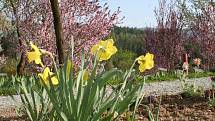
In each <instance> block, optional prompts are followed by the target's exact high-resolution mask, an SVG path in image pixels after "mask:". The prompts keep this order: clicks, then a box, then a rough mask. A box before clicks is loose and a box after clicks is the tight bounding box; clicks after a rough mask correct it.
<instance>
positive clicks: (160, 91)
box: [0, 77, 212, 111]
mask: <svg viewBox="0 0 215 121" xmlns="http://www.w3.org/2000/svg"><path fill="white" fill-rule="evenodd" d="M187 82H188V84H193V83H194V82H195V85H196V86H197V87H198V86H200V87H203V89H204V90H206V89H209V88H211V83H212V81H211V79H210V78H209V77H204V78H198V79H189V80H187ZM108 91H110V90H108ZM182 91H183V90H182V85H181V83H180V81H179V80H176V81H165V82H154V83H148V84H145V89H144V94H145V95H146V96H149V95H155V96H157V95H174V94H178V93H181V92H182ZM13 97H14V98H15V100H16V101H14V100H13V99H12V98H11V97H10V96H0V111H2V110H4V109H6V108H15V107H16V106H20V105H21V100H20V98H19V96H17V95H15V96H13Z"/></svg>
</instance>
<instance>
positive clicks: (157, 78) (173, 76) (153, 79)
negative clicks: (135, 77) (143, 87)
mask: <svg viewBox="0 0 215 121" xmlns="http://www.w3.org/2000/svg"><path fill="white" fill-rule="evenodd" d="M211 76H215V72H199V73H195V72H190V73H189V75H188V78H189V79H192V78H202V77H211ZM177 79H180V76H179V75H176V74H175V73H165V74H163V75H161V76H156V75H151V76H148V77H147V79H146V80H145V82H146V83H151V82H159V81H174V80H177ZM139 81H141V80H139Z"/></svg>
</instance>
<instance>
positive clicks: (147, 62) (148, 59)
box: [137, 53, 154, 72]
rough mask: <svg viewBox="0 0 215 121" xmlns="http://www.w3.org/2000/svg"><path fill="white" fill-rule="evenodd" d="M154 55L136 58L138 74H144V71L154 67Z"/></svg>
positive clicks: (148, 54)
mask: <svg viewBox="0 0 215 121" xmlns="http://www.w3.org/2000/svg"><path fill="white" fill-rule="evenodd" d="M153 59H154V55H153V54H150V53H147V54H146V55H145V56H144V55H141V56H139V57H138V58H137V61H138V63H139V64H140V65H139V70H140V72H144V71H145V70H146V69H152V68H153V67H154V60H153Z"/></svg>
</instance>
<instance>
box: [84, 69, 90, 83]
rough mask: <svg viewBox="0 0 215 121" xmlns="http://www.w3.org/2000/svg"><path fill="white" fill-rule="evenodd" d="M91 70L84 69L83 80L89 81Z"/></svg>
mask: <svg viewBox="0 0 215 121" xmlns="http://www.w3.org/2000/svg"><path fill="white" fill-rule="evenodd" d="M89 74H90V73H89V71H87V69H84V70H83V75H82V80H83V81H87V80H88V78H89Z"/></svg>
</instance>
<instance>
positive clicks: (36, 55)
mask: <svg viewBox="0 0 215 121" xmlns="http://www.w3.org/2000/svg"><path fill="white" fill-rule="evenodd" d="M30 45H31V48H32V49H33V51H31V52H27V57H28V62H29V63H31V62H33V61H34V62H35V63H36V64H40V65H41V66H42V67H44V65H43V63H42V60H41V55H42V53H41V51H40V49H39V48H38V47H37V46H36V45H34V44H33V43H32V42H30Z"/></svg>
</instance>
